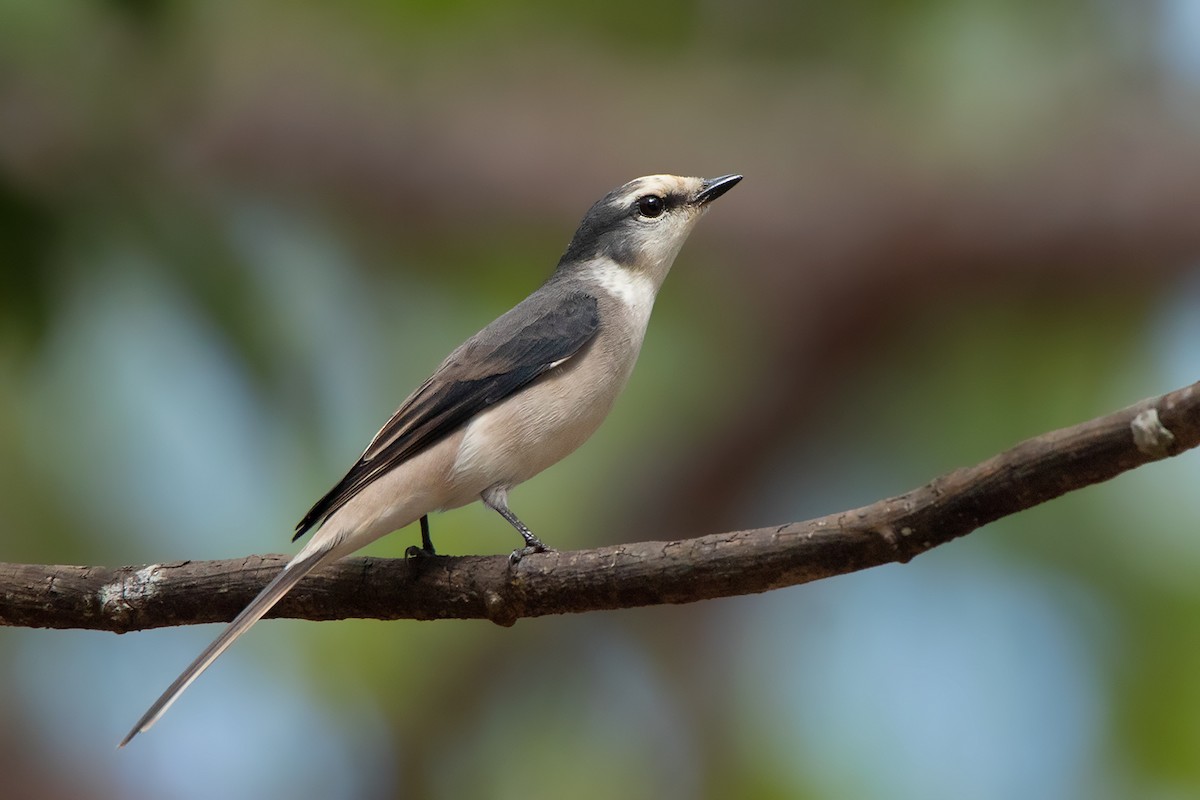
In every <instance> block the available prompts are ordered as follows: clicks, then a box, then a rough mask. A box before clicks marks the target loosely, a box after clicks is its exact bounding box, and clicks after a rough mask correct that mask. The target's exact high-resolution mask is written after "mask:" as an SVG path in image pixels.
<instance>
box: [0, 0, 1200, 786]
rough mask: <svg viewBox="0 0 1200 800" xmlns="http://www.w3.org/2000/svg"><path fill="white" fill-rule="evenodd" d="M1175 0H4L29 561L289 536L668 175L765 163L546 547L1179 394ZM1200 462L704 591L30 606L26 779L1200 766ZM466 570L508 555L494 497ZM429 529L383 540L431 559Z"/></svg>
mask: <svg viewBox="0 0 1200 800" xmlns="http://www.w3.org/2000/svg"><path fill="white" fill-rule="evenodd" d="M1197 100H1200V4H1198V3H1195V2H1193V1H1192V0H1157V1H1155V2H1143V3H1136V4H1135V3H1114V2H1109V1H1108V0H1049V1H1046V0H1043V2H1037V3H1032V2H1018V3H1013V2H1001V1H1000V0H972V1H971V2H963V1H962V0H909V1H908V2H888V0H852V2H842V3H833V2H827V3H821V2H813V1H812V0H808V1H806V2H796V3H788V2H771V1H770V0H754V2H748V3H739V4H734V3H718V2H711V1H708V2H705V1H699V2H697V1H695V0H692V1H689V0H661V1H660V2H657V3H643V2H632V1H631V0H610V1H609V2H607V3H605V4H603V5H596V6H594V7H591V6H577V5H571V4H562V3H556V2H549V1H548V0H522V1H521V2H512V3H507V4H503V5H501V4H493V3H485V2H469V1H466V0H460V1H459V2H415V3H394V2H383V1H382V0H374V1H368V0H362V1H360V2H349V3H338V4H327V3H317V2H289V3H283V2H269V1H266V2H256V3H235V2H230V1H229V0H218V1H216V2H183V1H182V0H178V1H169V0H121V1H120V2H118V1H117V0H110V1H109V2H96V1H93V2H83V1H82V0H62V1H61V2H53V3H30V2H22V0H3V1H2V2H0V519H2V521H0V560H3V561H28V562H42V563H69V564H107V565H119V564H143V563H152V562H156V561H169V560H180V559H214V558H231V557H236V556H240V555H244V554H248V553H260V552H292V551H293V548H292V546H291V545H290V544H289V536H290V533H291V528H292V525H293V524H294V523H295V521H296V520H297V519H298V518H299V517H300V515H301V514H302V513H303V512H304V511H305V510H306V509H307V508H308V505H309V504H310V503H311V501H312V500H314V499H315V498H316V497H317V496H319V495H320V494H321V493H322V492H324V491H325V490H326V489H327V488H328V487H329V486H330V485H331V484H332V483H333V482H334V481H335V480H336V479H337V478H338V477H340V476H341V474H342V472H343V471H344V470H345V469H346V468H347V467H348V466H349V465H350V464H351V463H352V462H353V460H354V459H355V458H356V457H357V455H358V454H359V452H360V451H361V449H362V447H363V446H364V445H365V444H366V442H367V440H368V439H369V437H370V436H371V435H372V434H373V433H374V431H375V430H376V429H377V428H378V426H379V425H380V424H381V423H382V422H383V420H384V419H386V417H387V415H388V414H389V413H390V412H391V411H392V410H393V408H394V407H395V405H396V404H397V403H398V402H399V401H400V399H401V398H403V397H404V396H405V395H406V394H407V393H408V392H409V390H410V389H411V388H413V387H414V386H415V385H416V384H417V383H419V382H420V381H421V380H422V379H424V378H425V377H426V375H427V374H428V373H429V371H430V370H431V369H432V368H433V367H434V366H435V365H436V364H437V362H438V361H439V360H440V359H441V357H442V356H443V355H444V354H445V353H446V352H447V351H449V350H450V349H451V348H452V347H453V346H455V345H456V344H458V343H459V342H460V341H461V340H462V339H463V338H465V337H466V336H467V335H469V334H471V333H473V332H474V331H476V330H477V329H478V328H479V327H481V326H482V325H483V324H484V323H486V322H488V321H490V320H491V319H492V318H493V317H494V316H495V315H497V314H498V313H499V312H501V311H503V310H505V309H507V308H508V307H509V306H511V305H512V304H513V303H514V302H516V301H517V300H518V299H520V298H521V297H523V296H524V295H525V294H527V293H528V292H529V291H530V290H532V289H533V288H534V287H535V286H537V284H538V283H539V282H540V281H541V280H542V279H543V278H544V277H545V276H547V275H548V274H549V272H550V271H551V270H552V268H553V265H554V263H555V261H556V259H557V257H558V256H559V254H560V253H561V252H562V250H563V248H564V247H565V246H566V243H567V240H568V239H569V237H570V235H571V233H572V231H573V230H574V227H575V224H576V223H577V221H578V219H579V218H580V216H581V215H582V214H583V212H584V211H585V210H586V209H587V208H588V206H589V205H590V204H591V203H592V202H593V201H594V200H596V199H597V198H599V197H600V196H601V195H602V194H603V193H605V192H606V191H608V190H609V189H611V188H612V187H614V186H616V185H619V184H621V183H623V182H624V181H626V180H628V179H629V178H632V177H634V176H637V175H642V174H646V173H652V172H676V173H682V174H690V175H702V176H713V175H719V174H723V173H727V172H741V173H743V174H745V176H746V180H745V181H744V182H743V183H742V184H741V185H740V186H738V187H737V189H736V190H735V191H733V192H731V193H730V194H729V195H727V196H726V197H725V198H723V199H722V200H721V201H720V202H719V203H718V204H717V205H716V206H715V207H714V209H713V213H711V214H709V215H708V216H707V218H706V219H705V220H704V222H703V223H702V224H701V225H700V226H699V228H698V230H697V231H696V233H695V234H694V235H693V237H692V239H691V241H690V242H689V243H688V244H687V246H686V247H685V248H684V251H683V253H682V255H681V256H680V258H679V260H678V262H677V264H676V267H675V271H674V273H673V274H672V276H671V277H670V279H669V280H668V281H667V284H666V286H665V287H664V290H663V292H662V294H661V296H660V300H659V304H658V308H657V310H656V312H655V318H654V320H653V321H652V323H651V327H650V331H649V334H648V336H647V340H646V345H645V347H644V349H643V352H642V358H641V362H640V364H639V368H638V370H637V371H636V372H635V374H634V378H633V380H632V382H631V385H630V386H629V388H628V390H627V391H626V393H625V394H624V396H623V397H622V399H621V401H620V402H619V403H618V405H617V408H616V410H615V412H614V413H613V415H612V417H611V418H610V420H609V421H608V422H607V423H606V425H605V426H604V428H603V429H602V430H601V432H600V434H599V435H598V436H596V437H595V438H594V439H593V440H592V441H591V442H590V443H589V444H587V445H586V446H585V447H584V448H583V449H582V450H580V451H579V452H578V453H577V454H576V455H574V456H573V457H571V458H570V459H568V460H567V461H565V462H564V463H562V464H560V465H558V466H557V467H555V468H553V469H551V470H550V471H549V472H547V473H545V474H544V475H542V476H541V477H539V478H537V479H536V480H534V481H532V482H530V483H529V484H526V485H525V486H523V487H521V488H520V489H518V490H517V491H516V493H515V495H514V504H515V505H514V507H515V508H517V509H518V510H519V513H520V514H521V515H522V517H523V518H524V519H525V520H526V521H527V522H529V524H530V525H531V527H533V529H534V530H535V531H537V532H539V533H540V534H541V535H542V536H544V537H545V538H546V540H547V541H549V542H550V543H552V544H553V545H556V546H558V547H560V548H577V547H590V546H598V545H601V544H608V543H615V542H623V541H635V540H641V539H650V538H655V539H665V538H673V537H683V536H693V535H700V534H704V533H711V532H716V531H719V530H723V529H731V528H745V527H752V526H759V525H766V524H770V523H782V522H787V521H792V520H800V519H805V518H808V517H812V516H816V515H819V514H825V513H829V512H834V511H839V510H842V509H845V508H849V507H853V506H857V505H860V504H865V503H868V502H871V501H873V500H876V499H878V498H880V497H883V496H886V495H889V494H894V493H898V492H902V491H905V490H907V489H909V488H912V487H914V486H916V485H919V484H921V483H923V482H925V481H926V480H929V479H930V478H932V477H934V476H935V475H937V474H939V473H941V472H944V471H947V470H950V469H952V468H954V467H957V466H962V465H966V464H970V463H974V462H976V461H979V460H982V459H984V458H986V457H988V456H990V455H992V454H994V453H995V452H997V451H999V450H1001V449H1004V448H1005V447H1007V446H1009V445H1011V444H1013V443H1015V442H1016V441H1018V440H1019V439H1022V438H1024V437H1027V436H1031V435H1035V434H1038V433H1042V432H1045V431H1048V430H1051V429H1053V428H1056V427H1060V426H1063V425H1068V424H1072V423H1075V422H1080V421H1083V420H1085V419H1088V418H1090V417H1093V416H1095V415H1098V414H1101V413H1105V412H1108V411H1112V410H1115V409H1117V408H1119V407H1123V406H1125V405H1128V404H1130V403H1132V402H1134V401H1137V400H1139V399H1141V398H1143V397H1146V396H1149V395H1153V394H1158V393H1160V392H1163V391H1166V390H1169V389H1172V388H1176V387H1178V386H1182V385H1185V384H1188V383H1191V382H1193V381H1195V380H1197V379H1198V378H1200V348H1198V347H1197V344H1198V343H1200V113H1197V112H1198V108H1200V106H1198V105H1197ZM1198 481H1200V460H1198V459H1197V457H1196V456H1195V455H1194V454H1192V455H1187V456H1184V457H1182V458H1179V459H1174V460H1170V461H1167V462H1165V463H1161V464H1156V465H1152V466H1149V467H1146V468H1144V469H1141V470H1138V471H1136V472H1135V473H1132V474H1129V475H1126V476H1124V477H1122V478H1120V479H1118V480H1116V481H1113V482H1111V483H1107V484H1104V485H1101V486H1098V487H1093V488H1091V489H1088V490H1086V491H1083V492H1079V493H1078V494H1075V495H1071V496H1069V497H1066V498H1063V499H1061V500H1058V501H1056V502H1053V503H1051V504H1049V505H1047V506H1045V507H1042V508H1039V509H1035V510H1033V511H1030V512H1027V513H1023V514H1020V515H1018V516H1016V517H1012V518H1009V519H1006V520H1004V521H1003V522H1001V523H999V524H996V525H993V526H991V527H989V528H987V529H985V530H983V531H980V532H978V533H976V534H974V535H972V536H969V537H967V538H965V539H962V540H959V541H957V542H955V543H953V544H951V545H949V546H946V547H943V548H940V549H938V550H936V551H934V552H932V553H930V554H928V555H926V556H923V557H921V558H919V559H917V560H916V561H915V562H913V563H911V564H909V565H906V566H889V567H885V568H880V569H874V570H871V571H869V572H865V573H860V574H855V575H851V576H847V577H843V578H838V579H834V580H830V581H825V582H821V583H819V584H814V585H810V586H802V587H797V588H793V589H788V590H783V591H777V592H773V593H770V594H767V595H761V596H755V597H745V598H736V599H729V600H722V601H717V602H708V603H703V604H699V605H695V606H688V607H670V608H650V609H642V610H633V611H622V612H616V613H595V614H588V615H583V616H575V617H566V618H550V619H538V620H522V621H521V622H520V623H518V624H517V625H516V626H515V627H514V628H512V629H500V628H498V627H496V626H493V625H491V624H490V623H487V622H437V623H415V622H395V623H382V622H372V621H346V622H338V623H327V624H316V623H306V622H296V621H273V622H267V623H265V624H262V625H261V626H259V627H258V628H256V629H255V630H254V631H253V633H252V635H250V636H248V637H246V638H245V639H243V640H242V641H241V642H240V643H239V645H238V646H237V647H236V648H234V649H233V650H232V651H231V652H230V653H229V654H228V655H227V656H226V657H225V658H223V659H222V660H221V661H220V662H219V663H218V664H217V666H216V667H215V668H214V669H212V670H211V671H210V672H209V673H207V674H206V675H205V676H204V677H203V678H202V679H201V680H200V681H199V682H198V683H197V684H196V685H195V686H194V687H193V688H192V689H191V690H190V691H189V692H188V693H187V694H186V695H184V697H183V699H182V700H181V701H180V702H179V703H178V704H177V705H176V706H175V707H174V708H173V709H172V711H171V713H170V714H168V715H167V716H166V717H165V718H164V720H163V721H162V723H161V724H159V725H158V726H157V727H156V728H155V729H154V731H153V732H152V733H151V734H150V735H147V736H143V737H141V738H139V739H138V740H137V741H136V742H134V744H133V745H132V746H131V747H129V748H128V749H127V750H125V751H122V752H116V751H115V750H114V747H115V745H116V742H117V741H118V740H119V739H120V737H121V736H122V735H123V734H124V733H125V731H126V730H127V729H128V727H129V726H130V725H131V724H132V722H133V721H134V720H135V719H136V718H137V716H138V715H139V714H140V713H141V712H142V710H143V709H144V708H145V707H146V705H147V704H148V703H149V702H150V701H151V700H152V699H153V698H154V697H155V696H157V694H158V692H159V691H160V690H161V689H163V688H164V687H165V685H166V684H167V683H168V682H169V681H170V680H171V679H172V678H173V677H174V676H175V675H176V674H177V672H178V671H179V670H180V669H181V668H182V667H183V666H184V664H186V663H187V662H188V661H189V660H190V659H191V658H192V657H193V656H194V655H195V654H196V653H197V652H198V651H199V650H200V648H201V647H203V645H204V644H206V643H207V642H208V641H209V639H210V638H211V637H212V636H213V635H214V634H215V632H216V626H201V627H194V628H180V629H168V630H158V631H150V632H144V633H134V634H128V635H125V636H114V635H112V634H107V633H97V632H87V631H38V630H14V629H3V630H0V685H2V687H3V690H2V691H0V697H2V698H3V699H2V700H0V773H2V774H3V775H4V784H5V790H4V793H5V794H6V795H7V796H10V797H20V798H25V797H29V798H78V797H88V798H181V799H185V800H186V799H190V798H210V797H228V798H242V797H245V798H261V797H283V796H287V797H296V798H390V797H414V798H417V797H430V798H462V797H496V798H559V797H571V798H611V797H623V798H726V797H739V798H750V799H751V800H754V799H756V798H914V799H916V798H921V799H922V800H928V799H929V798H981V799H984V800H987V799H989V798H996V799H997V800H999V799H1001V798H1005V799H1007V798H1013V797H1022V798H1102V799H1103V798H1125V797H1142V798H1162V799H1163V800H1174V799H1175V798H1189V797H1200V757H1198V755H1200V681H1197V679H1196V676H1197V675H1198V674H1200V629H1198V627H1197V613H1198V612H1200V580H1197V576H1198V575H1200V537H1198V536H1197V525H1198V524H1200V492H1197V491H1196V487H1197V485H1198ZM433 530H434V536H435V541H436V542H437V545H438V547H439V549H440V550H441V551H442V552H446V553H500V552H507V551H508V550H510V549H511V548H512V547H513V546H514V542H513V539H514V536H513V533H512V531H511V530H510V529H509V528H508V526H507V525H506V524H505V523H503V521H502V520H500V519H498V518H497V517H496V516H495V515H494V514H492V513H491V512H488V511H486V510H485V509H483V508H482V507H480V506H474V507H470V508H466V509H462V510H459V511H455V512H452V513H448V514H445V515H439V516H436V517H434V518H433ZM417 536H418V534H417V532H416V530H415V529H413V530H406V531H403V532H401V533H398V534H396V535H394V536H392V537H390V538H388V539H386V540H384V541H383V542H381V543H379V544H378V545H377V546H375V547H373V548H372V549H371V550H370V551H369V552H371V553H373V554H376V555H390V556H398V555H401V554H402V553H403V551H404V548H405V547H407V546H408V545H409V544H412V543H415V542H416V541H417Z"/></svg>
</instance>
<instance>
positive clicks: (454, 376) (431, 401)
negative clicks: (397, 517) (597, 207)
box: [292, 292, 600, 541]
mask: <svg viewBox="0 0 1200 800" xmlns="http://www.w3.org/2000/svg"><path fill="white" fill-rule="evenodd" d="M599 328H600V315H599V311H598V308H597V304H596V298H595V297H592V296H591V295H589V294H587V293H585V292H570V293H567V294H565V295H562V294H556V293H546V294H542V293H535V294H533V295H531V296H530V297H528V298H527V299H526V300H524V301H523V302H522V303H521V304H520V305H518V306H517V307H516V308H514V309H512V310H511V311H509V312H508V313H506V314H504V315H503V316H501V317H500V318H498V319H497V320H496V321H495V322H493V323H492V324H491V325H488V326H487V327H486V328H484V329H483V330H482V331H480V332H479V333H477V334H475V335H474V336H472V337H471V338H470V339H468V340H467V341H466V342H465V343H463V344H462V346H460V347H459V348H458V349H457V350H455V351H454V352H453V353H451V354H450V356H449V357H448V358H447V359H446V360H445V361H443V362H442V364H441V366H440V367H438V369H437V371H436V372H434V373H433V376H432V377H430V379H429V380H427V381H425V383H423V384H422V385H421V386H420V387H419V388H418V389H417V390H416V391H415V392H413V393H412V395H411V396H409V398H408V399H407V400H405V401H404V403H403V404H402V405H401V406H400V408H399V409H397V411H396V413H395V414H393V415H392V418H391V419H389V420H388V421H387V424H385V425H384V426H383V428H381V429H380V431H379V433H377V434H375V438H374V439H372V440H371V443H370V444H369V445H368V446H367V449H366V451H365V452H363V454H362V456H361V457H360V458H359V459H358V462H357V463H356V464H355V465H354V466H353V467H351V468H350V471H349V472H347V473H346V475H345V477H343V478H342V479H341V480H340V481H338V483H337V485H336V486H334V487H333V488H332V489H330V490H329V491H328V492H326V493H325V496H323V497H322V498H321V499H320V500H318V501H317V502H316V504H315V505H313V507H312V508H311V509H309V511H308V513H307V514H305V515H304V518H303V519H302V520H300V522H299V524H297V525H296V535H295V536H294V537H293V538H292V541H295V540H296V539H299V538H300V537H301V536H303V535H304V534H305V533H307V532H308V531H309V530H311V529H312V528H313V527H314V526H316V525H318V524H320V523H321V522H323V521H324V520H325V519H326V518H327V517H328V516H329V515H330V514H332V513H333V512H334V511H337V510H338V509H339V508H341V507H342V506H343V505H344V504H345V503H346V502H347V501H348V500H350V498H352V497H354V496H355V495H356V494H358V493H359V492H361V491H362V490H363V488H364V487H365V486H367V485H368V484H370V483H371V482H372V481H374V480H375V479H376V478H378V477H379V476H380V475H382V474H384V473H385V472H387V471H388V470H390V469H391V468H392V467H394V466H396V465H397V464H400V463H402V462H404V461H406V460H407V459H409V458H412V457H413V456H414V455H416V454H417V453H419V452H421V451H422V450H424V449H426V448H427V447H430V446H431V445H433V444H435V443H436V442H438V441H440V440H441V439H442V438H443V437H445V436H446V435H448V434H450V433H452V432H453V431H455V430H456V429H458V428H460V427H461V426H463V425H465V424H466V423H467V422H468V421H470V420H471V418H473V417H474V416H475V415H476V414H478V413H479V412H481V411H483V410H484V409H486V408H487V407H489V406H492V405H495V404H496V403H499V402H500V401H501V400H503V399H505V398H506V397H508V396H509V395H511V394H513V393H514V392H516V391H517V390H519V389H521V388H522V387H524V386H527V385H528V384H529V383H531V382H532V381H534V380H535V379H536V378H537V377H538V376H540V375H541V374H542V373H544V372H546V371H547V370H549V369H552V368H553V367H556V366H558V365H559V364H561V363H563V362H564V361H566V360H567V359H569V358H571V356H573V355H575V354H576V353H578V352H579V350H580V349H581V348H582V347H583V346H584V345H585V344H587V343H588V342H589V341H591V340H592V338H593V337H595V335H596V331H598V330H599Z"/></svg>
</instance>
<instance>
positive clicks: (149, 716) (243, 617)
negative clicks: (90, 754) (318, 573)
mask: <svg viewBox="0 0 1200 800" xmlns="http://www.w3.org/2000/svg"><path fill="white" fill-rule="evenodd" d="M335 555H336V553H335V552H334V551H333V550H332V549H321V550H318V551H316V552H313V553H310V554H308V555H305V554H303V553H301V554H300V557H298V558H297V559H295V560H293V561H291V562H289V563H288V565H287V566H285V567H284V568H283V570H282V571H281V572H280V573H279V574H278V575H277V576H275V579H274V580H272V581H271V582H270V583H268V584H267V586H266V588H265V589H263V590H262V591H261V592H259V594H258V597H255V598H254V599H253V600H251V601H250V605H248V606H246V608H245V609H244V610H243V611H242V613H240V614H238V615H237V616H236V617H234V619H233V622H231V623H229V627H227V628H226V629H225V630H223V631H221V635H220V636H218V637H217V638H216V639H215V640H213V643H212V644H210V645H209V646H208V647H206V648H204V652H202V653H201V654H200V655H199V656H197V657H196V660H195V661H193V662H192V663H191V664H190V665H189V666H188V668H187V669H185V670H184V671H183V674H182V675H180V676H179V677H178V678H176V679H175V682H174V683H172V684H171V685H170V686H168V687H167V690H166V691H165V692H163V693H162V696H160V697H159V698H158V699H157V700H155V701H154V705H152V706H150V708H149V709H147V711H146V713H145V714H143V715H142V718H141V719H139V720H138V721H137V724H135V725H134V726H133V730H131V731H129V733H128V734H127V735H126V736H125V738H124V739H122V740H121V743H120V744H119V745H117V747H118V748H121V747H124V746H125V745H127V744H129V742H130V740H131V739H133V737H135V736H137V735H138V734H139V733H141V732H143V731H147V730H150V726H151V725H153V724H154V723H155V722H157V721H158V718H159V717H161V716H162V715H163V714H165V713H167V709H168V708H170V707H171V704H172V703H174V702H175V701H176V700H178V699H179V695H181V694H183V690H184V689H186V688H188V687H189V686H191V685H192V681H194V680H196V678H199V677H200V674H201V673H202V672H204V670H206V669H208V668H209V666H211V665H212V663H213V662H214V661H216V660H217V657H218V656H220V655H221V654H222V653H224V652H225V651H226V650H227V649H228V648H229V646H230V645H231V644H233V643H234V642H235V641H237V639H238V637H239V636H241V635H242V634H243V633H245V632H246V631H248V630H250V626H251V625H253V624H254V623H256V622H258V621H259V620H260V619H262V617H263V615H264V614H266V613H267V612H268V611H270V610H271V607H272V606H274V605H275V604H276V603H278V602H279V601H280V600H281V599H283V596H284V595H285V594H287V593H288V592H289V591H291V590H292V588H293V587H295V585H296V584H297V583H299V582H300V580H301V579H302V578H303V577H304V576H305V575H307V574H308V573H310V572H312V571H313V570H314V569H316V568H317V567H319V566H320V565H321V564H323V563H325V562H326V561H327V560H329V559H330V558H331V557H333V556H335Z"/></svg>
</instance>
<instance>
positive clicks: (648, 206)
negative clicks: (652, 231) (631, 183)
mask: <svg viewBox="0 0 1200 800" xmlns="http://www.w3.org/2000/svg"><path fill="white" fill-rule="evenodd" d="M666 208H667V205H666V203H664V202H663V199H662V198H661V197H659V196H658V195H656V194H648V195H646V196H645V197H639V198H638V201H637V210H638V213H639V214H641V215H642V216H643V217H649V218H651V219H653V218H654V217H660V216H662V213H663V211H665V210H666Z"/></svg>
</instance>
